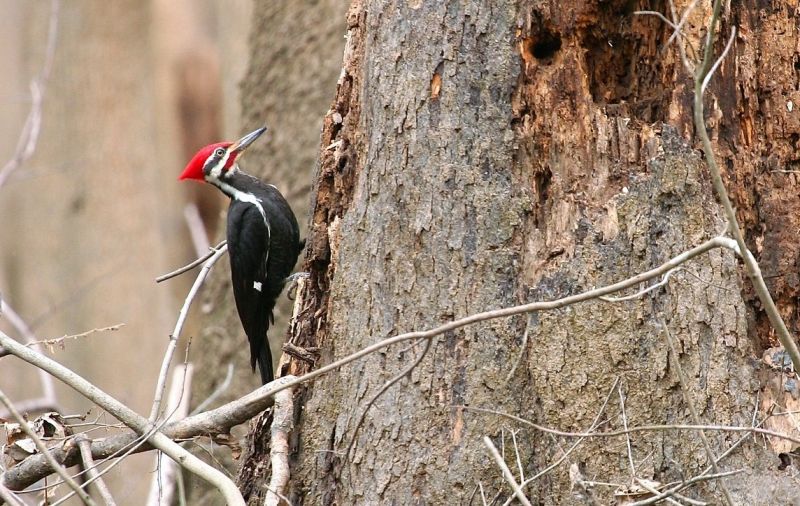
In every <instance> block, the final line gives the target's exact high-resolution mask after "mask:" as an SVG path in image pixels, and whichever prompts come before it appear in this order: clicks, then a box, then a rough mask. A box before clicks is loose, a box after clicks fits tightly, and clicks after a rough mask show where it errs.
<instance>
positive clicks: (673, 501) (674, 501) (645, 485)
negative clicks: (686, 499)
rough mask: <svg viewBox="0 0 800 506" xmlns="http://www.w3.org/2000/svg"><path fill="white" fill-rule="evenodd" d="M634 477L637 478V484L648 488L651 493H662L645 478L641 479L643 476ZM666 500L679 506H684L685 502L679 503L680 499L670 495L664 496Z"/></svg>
mask: <svg viewBox="0 0 800 506" xmlns="http://www.w3.org/2000/svg"><path fill="white" fill-rule="evenodd" d="M634 479H635V480H636V483H637V484H638V485H639V486H640V487H642V488H643V489H645V490H647V491H648V492H650V493H651V494H653V495H658V494H660V492H659V491H658V490H657V489H656V488H654V487H653V486H651V485H650V484H649V483H647V481H645V480H643V479H641V478H634ZM664 500H666V501H667V502H668V503H670V504H675V505H677V506H683V504H681V503H679V502H678V501H676V500H675V499H673V498H672V497H670V496H666V497H664Z"/></svg>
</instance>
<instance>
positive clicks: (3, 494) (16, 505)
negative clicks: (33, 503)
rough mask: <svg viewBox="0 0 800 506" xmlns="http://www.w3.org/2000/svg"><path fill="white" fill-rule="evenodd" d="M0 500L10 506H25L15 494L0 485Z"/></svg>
mask: <svg viewBox="0 0 800 506" xmlns="http://www.w3.org/2000/svg"><path fill="white" fill-rule="evenodd" d="M0 499H2V500H3V501H5V502H6V503H7V504H10V505H11V506H25V502H24V501H23V500H22V499H20V498H19V497H17V494H15V493H14V492H12V491H10V490H9V489H7V488H6V487H4V486H3V484H2V483H0Z"/></svg>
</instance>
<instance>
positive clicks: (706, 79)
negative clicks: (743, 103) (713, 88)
mask: <svg viewBox="0 0 800 506" xmlns="http://www.w3.org/2000/svg"><path fill="white" fill-rule="evenodd" d="M735 38H736V27H735V26H732V27H731V37H730V38H729V39H728V43H727V44H725V49H723V50H722V54H721V55H719V58H717V61H715V62H714V65H712V66H711V70H709V71H708V74H706V76H705V77H704V78H703V83H702V84H701V85H700V93H705V92H706V86H708V82H709V81H710V80H711V77H712V76H713V75H714V72H716V71H717V68H718V67H719V66H720V64H721V63H722V60H724V59H725V57H726V56H728V51H730V50H731V47H732V46H733V40H734V39H735Z"/></svg>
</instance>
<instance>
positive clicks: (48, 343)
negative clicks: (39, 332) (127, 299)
mask: <svg viewBox="0 0 800 506" xmlns="http://www.w3.org/2000/svg"><path fill="white" fill-rule="evenodd" d="M124 326H125V324H124V323H117V324H116V325H109V326H108V327H100V328H95V329H92V330H87V331H86V332H81V333H80V334H66V335H63V336H61V337H54V338H53V339H42V340H41V341H33V342H30V343H28V344H27V346H37V345H44V346H47V347H48V348H50V347H52V346H55V345H62V344H63V343H64V341H67V340H69V339H80V338H82V337H87V336H90V335H92V334H97V333H99V332H114V331H117V330H119V329H121V328H122V327H124ZM51 351H52V350H51Z"/></svg>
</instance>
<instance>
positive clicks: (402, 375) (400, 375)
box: [344, 339, 433, 457]
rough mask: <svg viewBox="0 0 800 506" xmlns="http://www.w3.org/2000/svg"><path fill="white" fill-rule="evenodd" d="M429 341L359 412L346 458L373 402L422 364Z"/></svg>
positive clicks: (428, 347)
mask: <svg viewBox="0 0 800 506" xmlns="http://www.w3.org/2000/svg"><path fill="white" fill-rule="evenodd" d="M431 341H433V340H432V339H426V340H425V348H423V350H422V353H420V354H419V355H418V356H417V358H415V359H414V361H413V362H412V363H410V364H409V365H408V367H406V368H405V369H403V370H402V371H400V372H399V373H397V375H395V377H393V378H392V379H390V380H389V381H387V382H386V383H384V384H383V386H382V387H381V388H380V389H378V391H377V392H375V395H373V396H372V398H371V399H370V400H369V401H368V402H367V404H366V406H365V407H364V411H362V412H361V416H360V417H359V418H358V423H356V426H355V428H354V429H353V435H352V437H351V438H350V444H348V445H347V451H345V452H344V454H345V455H347V456H348V457H349V456H350V450H352V449H353V445H354V444H355V442H356V436H358V429H360V428H361V425H362V424H363V423H364V418H366V416H367V412H368V411H369V410H370V408H371V407H372V405H373V404H375V401H377V400H378V397H380V396H381V395H383V393H384V392H386V391H387V390H389V389H390V388H391V387H392V385H394V384H395V383H397V382H398V381H400V380H401V379H403V378H405V377H406V376H408V375H409V374H411V371H413V370H414V368H415V367H417V366H418V365H419V363H420V362H422V359H423V358H425V355H427V354H428V350H430V349H431Z"/></svg>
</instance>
